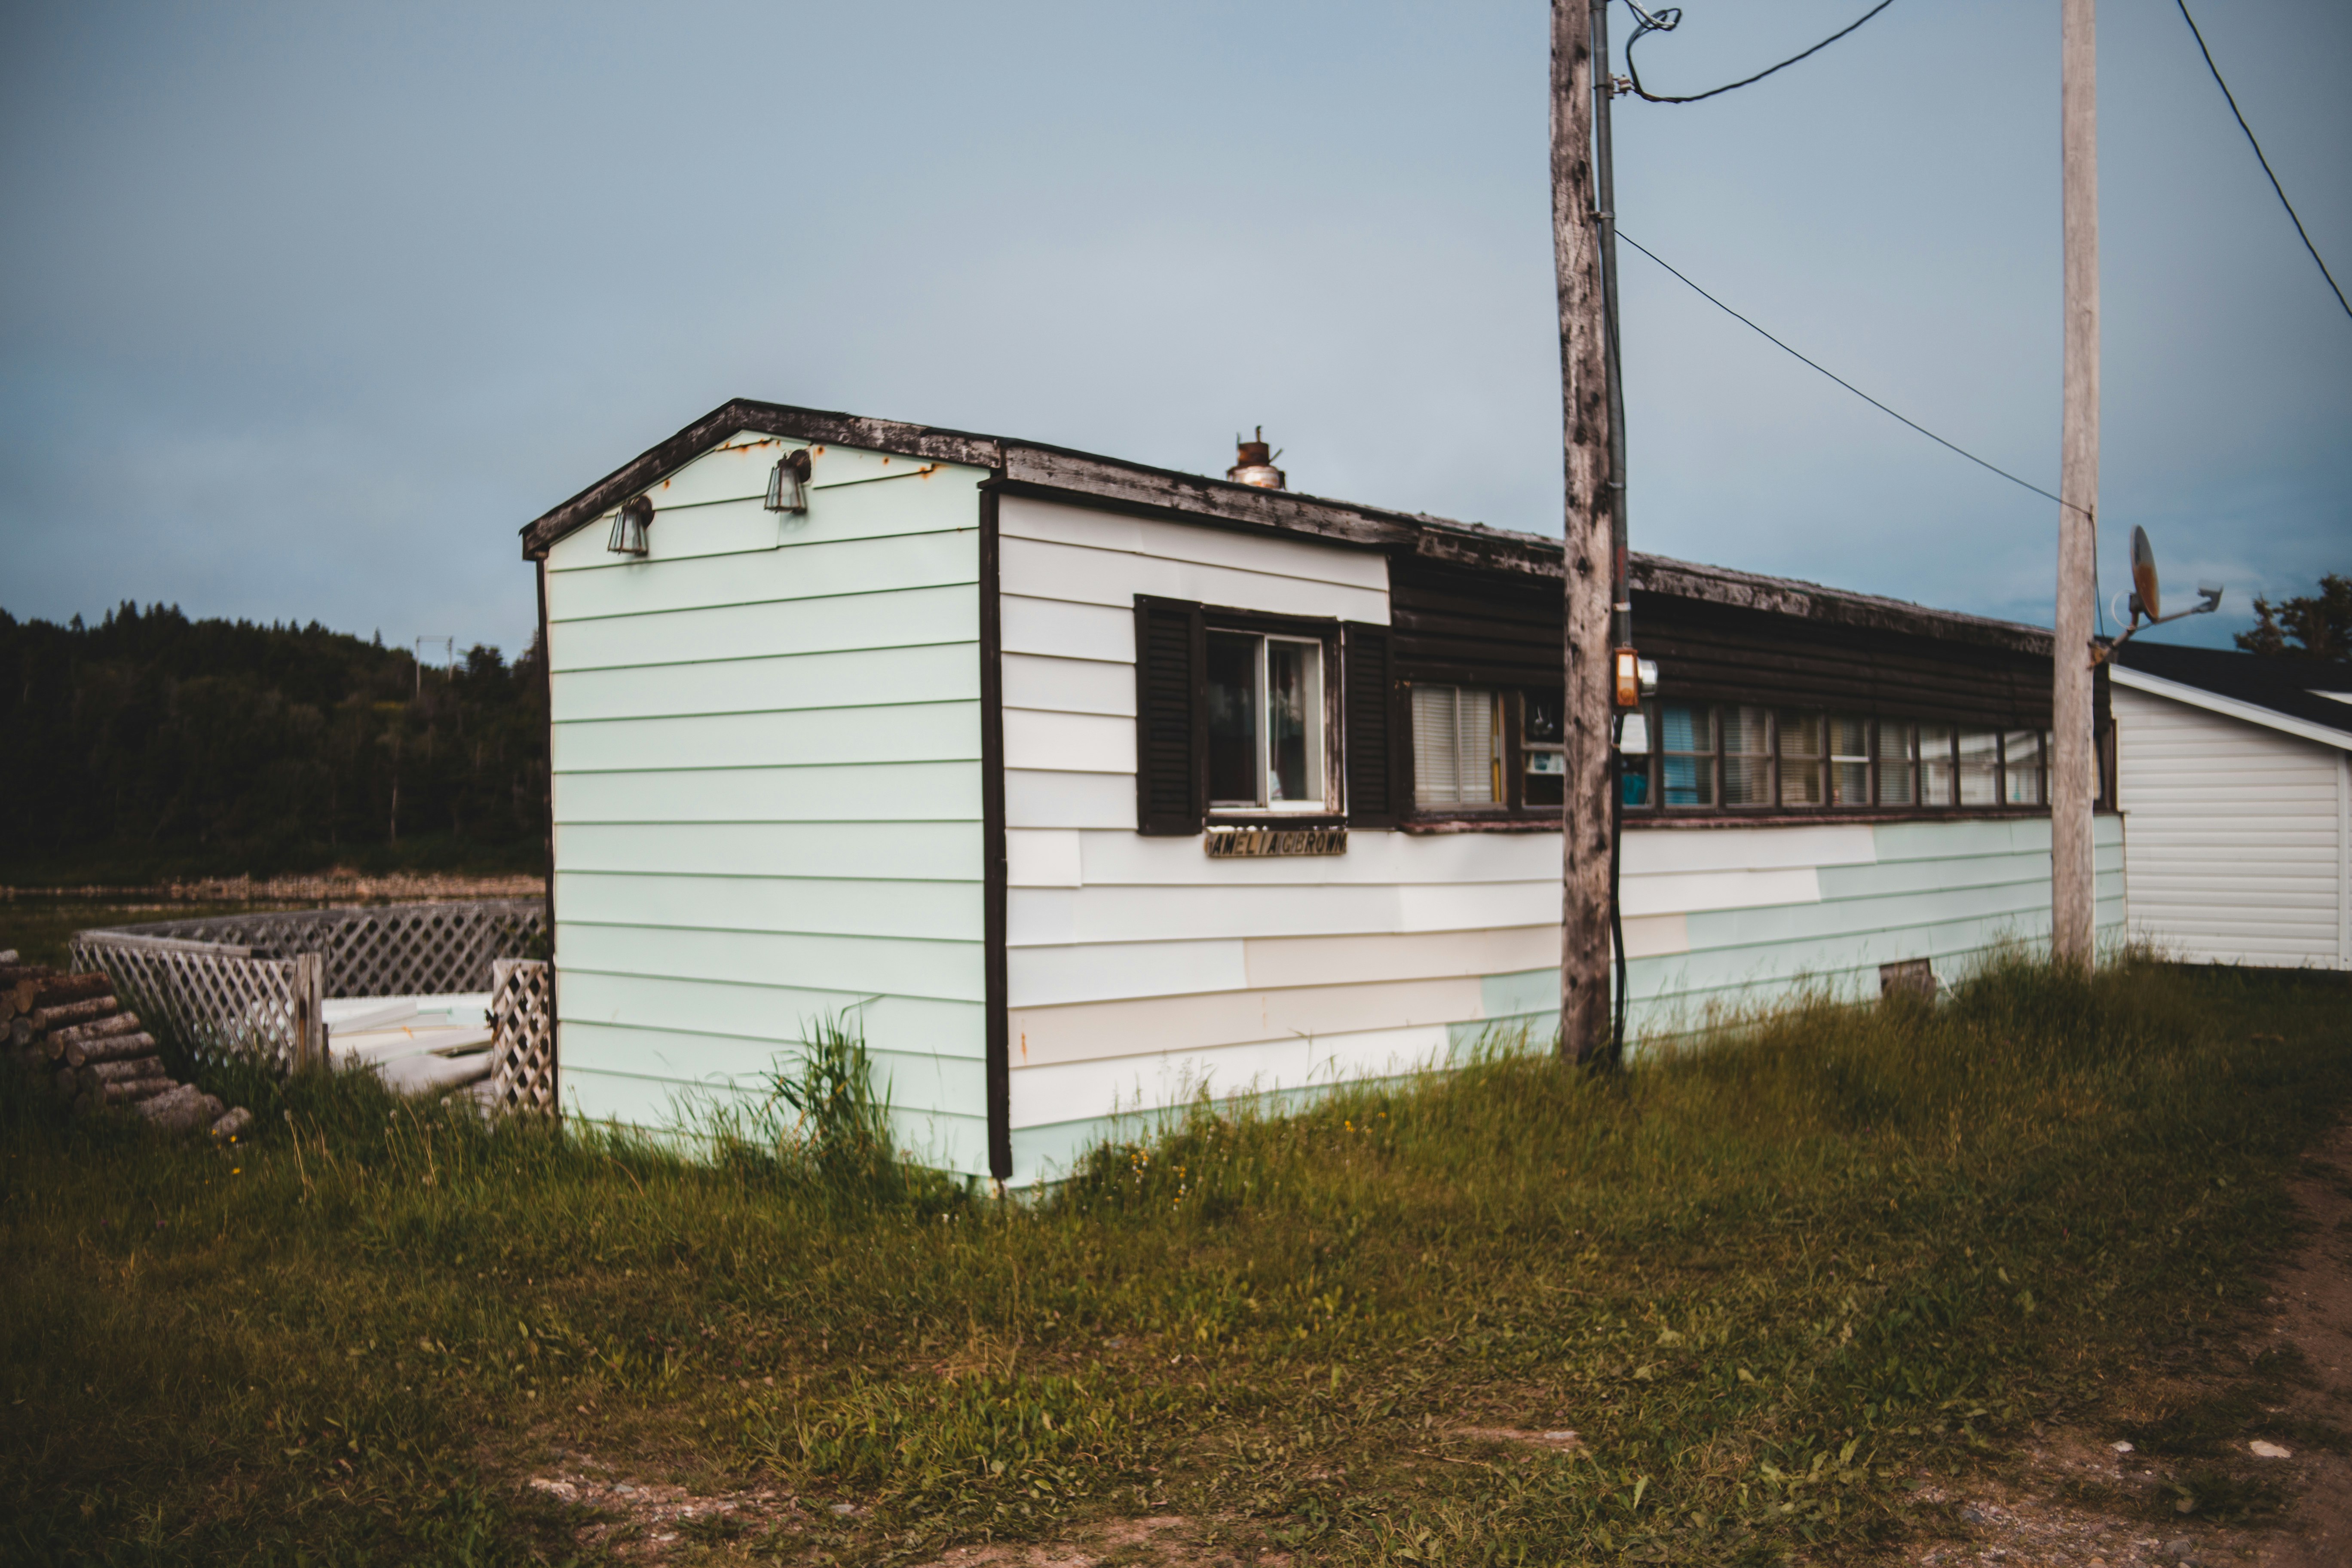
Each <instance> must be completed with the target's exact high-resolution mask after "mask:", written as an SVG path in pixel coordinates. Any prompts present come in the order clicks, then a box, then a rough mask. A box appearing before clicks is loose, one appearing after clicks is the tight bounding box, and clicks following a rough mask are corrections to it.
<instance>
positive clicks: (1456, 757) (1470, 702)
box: [1412, 684, 1502, 805]
mask: <svg viewBox="0 0 2352 1568" xmlns="http://www.w3.org/2000/svg"><path fill="white" fill-rule="evenodd" d="M1501 772H1502V759H1501V757H1500V755H1499V753H1498V752H1496V746H1495V694H1494V693H1493V692H1492V691H1486V690H1481V689H1477V688H1475V687H1464V686H1423V685H1418V684H1417V685H1415V686H1414V687H1413V689H1412V799H1413V804H1414V805H1494V804H1495V801H1496V784H1499V783H1500V782H1501V778H1500V774H1501Z"/></svg>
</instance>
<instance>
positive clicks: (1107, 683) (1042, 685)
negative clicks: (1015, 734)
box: [1004, 653, 1135, 719]
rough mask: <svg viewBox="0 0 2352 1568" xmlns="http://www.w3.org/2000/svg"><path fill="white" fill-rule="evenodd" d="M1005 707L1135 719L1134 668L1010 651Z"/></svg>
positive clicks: (1007, 665)
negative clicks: (1100, 714) (1102, 714)
mask: <svg viewBox="0 0 2352 1568" xmlns="http://www.w3.org/2000/svg"><path fill="white" fill-rule="evenodd" d="M1004 705H1005V706H1006V707H1007V708H1034V709H1040V710H1045V711H1048V712H1055V711H1058V712H1063V713H1108V714H1110V715H1112V716H1114V717H1116V718H1120V719H1132V718H1134V717H1135V666H1134V665H1133V664H1131V663H1130V664H1113V663H1108V662H1105V661H1103V660H1099V659H1087V658H1038V657H1037V656H1035V655H1034V654H1024V653H1009V654H1006V655H1005V656H1004Z"/></svg>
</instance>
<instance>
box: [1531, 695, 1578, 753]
mask: <svg viewBox="0 0 2352 1568" xmlns="http://www.w3.org/2000/svg"><path fill="white" fill-rule="evenodd" d="M1526 701H1527V714H1528V732H1527V735H1526V740H1527V741H1528V743H1529V744H1530V745H1537V746H1557V745H1559V743H1560V742H1562V741H1565V740H1566V739H1568V733H1567V731H1565V730H1564V729H1562V728H1561V725H1560V720H1561V705H1560V695H1559V692H1557V691H1530V692H1528V693H1527V694H1526Z"/></svg>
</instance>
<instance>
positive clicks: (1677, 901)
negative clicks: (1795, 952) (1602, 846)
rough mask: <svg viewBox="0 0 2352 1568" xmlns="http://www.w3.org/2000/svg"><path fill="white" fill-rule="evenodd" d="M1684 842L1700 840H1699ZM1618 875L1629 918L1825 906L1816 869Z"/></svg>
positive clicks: (1620, 890) (1797, 868)
mask: <svg viewBox="0 0 2352 1568" xmlns="http://www.w3.org/2000/svg"><path fill="white" fill-rule="evenodd" d="M1767 831H1769V830H1767ZM1800 831H1801V830H1800ZM1683 837H1690V838H1696V837H1700V835H1698V834H1696V833H1693V834H1685V835H1683ZM1706 837H1710V838H1712V837H1717V835H1715V834H1708V835H1706ZM1759 837H1760V835H1759ZM1727 847H1728V846H1727ZM1629 858H1630V857H1629ZM1618 876H1619V879H1620V886H1619V889H1618V897H1619V899H1620V900H1622V902H1623V904H1624V907H1625V912H1626V913H1627V914H1629V915H1657V914H1696V913H1697V912H1698V911H1699V910H1748V909H1761V908H1764V907H1766V906H1768V905H1773V904H1818V903H1820V902H1821V901H1822V876H1821V872H1820V870H1819V869H1818V868H1814V867H1811V866H1790V867H1784V868H1780V869H1778V870H1772V871H1756V870H1750V869H1748V868H1746V867H1744V866H1742V867H1733V868H1724V869H1719V870H1712V871H1671V872H1663V873H1661V872H1653V873H1651V874H1649V875H1646V876H1636V875H1634V874H1633V871H1632V870H1631V868H1628V869H1626V870H1623V871H1621V872H1620V873H1619V874H1618Z"/></svg>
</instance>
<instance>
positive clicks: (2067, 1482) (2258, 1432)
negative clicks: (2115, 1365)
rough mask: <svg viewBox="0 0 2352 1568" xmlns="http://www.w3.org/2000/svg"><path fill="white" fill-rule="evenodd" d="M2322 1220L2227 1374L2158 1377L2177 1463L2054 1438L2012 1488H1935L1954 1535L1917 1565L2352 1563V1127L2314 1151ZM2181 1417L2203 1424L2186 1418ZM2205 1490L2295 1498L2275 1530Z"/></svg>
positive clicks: (2309, 1164)
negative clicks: (2202, 1511) (2212, 1518)
mask: <svg viewBox="0 0 2352 1568" xmlns="http://www.w3.org/2000/svg"><path fill="white" fill-rule="evenodd" d="M2293 1191H2294V1197H2295V1200H2296V1202H2297V1203H2298V1204H2300V1205H2302V1207H2303V1209H2304V1211H2305V1214H2306V1215H2308V1216H2309V1218H2310V1220H2311V1230H2310V1233H2309V1235H2308V1236H2307V1237H2305V1241H2304V1243H2303V1245H2302V1246H2301V1247H2299V1248H2298V1249H2297V1250H2296V1252H2295V1253H2294V1256H2293V1257H2292V1258H2290V1259H2289V1260H2288V1261H2287V1262H2286V1264H2285V1265H2284V1267H2282V1268H2280V1270H2279V1271H2278V1274H2277V1276H2276V1279H2275V1280H2274V1282H2273V1287H2274V1288H2273V1290H2272V1292H2271V1294H2270V1296H2269V1299H2268V1300H2266V1301H2265V1302H2264V1303H2263V1308H2262V1310H2261V1312H2260V1314H2259V1316H2258V1317H2257V1318H2256V1320H2255V1321H2254V1323H2253V1324H2252V1331H2251V1332H2250V1333H2249V1334H2248V1336H2247V1339H2246V1341H2245V1342H2243V1343H2242V1344H2241V1345H2240V1346H2239V1347H2238V1349H2239V1351H2240V1352H2242V1353H2241V1355H2240V1356H2239V1358H2238V1363H2239V1366H2238V1368H2233V1369H2231V1371H2230V1372H2229V1373H2223V1374H2221V1375H2213V1376H2205V1377H2200V1378H2193V1379H2191V1378H2183V1379H2174V1380H2163V1381H2159V1382H2158V1384H2157V1385H2156V1386H2154V1387H2153V1388H2151V1389H2150V1390H2148V1391H2147V1394H2145V1396H2144V1398H2143V1402H2142V1407H2141V1408H2140V1409H2139V1410H2137V1411H2126V1412H2125V1413H2124V1415H2125V1416H2126V1421H2128V1418H2129V1417H2131V1416H2133V1415H2142V1416H2145V1417H2146V1418H2147V1421H2148V1422H2149V1423H2150V1425H2156V1424H2159V1423H2162V1424H2166V1425H2168V1426H2170V1427H2171V1429H2172V1430H2173V1431H2174V1432H2176V1433H2179V1432H2181V1431H2183V1430H2184V1429H2185V1430H2186V1431H2187V1432H2188V1434H2189V1438H2188V1440H2187V1441H2180V1442H2176V1443H2175V1444H2173V1445H2171V1451H2169V1452H2168V1453H2167V1454H2166V1455H2165V1456H2163V1457H2151V1456H2149V1455H2145V1454H2142V1453H2140V1452H2139V1451H2138V1449H2137V1447H2134V1446H2133V1445H2131V1444H2130V1443H2129V1442H2128V1440H2127V1439H2125V1438H2122V1437H2118V1436H2112V1435H2109V1434H2105V1433H2087V1432H2059V1431H2052V1432H2048V1433H2046V1434H2043V1435H2042V1436H2041V1437H2039V1438H2038V1439H2037V1442H2036V1444H2035V1446H2034V1447H2032V1448H2031V1449H2029V1450H2028V1451H2027V1453H2026V1455H2025V1460H2026V1463H2025V1467H2024V1470H2023V1473H2022V1474H2021V1476H2019V1477H2017V1478H2015V1479H2013V1480H2012V1481H2011V1483H2009V1484H2007V1485H1999V1484H1987V1485H1984V1486H1981V1487H1978V1486H1970V1487H1968V1488H1965V1489H1963V1488H1958V1487H1950V1488H1937V1487H1929V1488H1927V1489H1925V1490H1923V1491H1922V1492H1921V1493H1920V1494H1919V1496H1920V1500H1921V1501H1923V1502H1927V1503H1930V1504H1942V1505H1944V1506H1945V1508H1946V1510H1948V1512H1947V1514H1946V1517H1948V1519H1950V1520H1951V1521H1952V1524H1953V1531H1952V1534H1951V1535H1950V1536H1949V1537H1948V1538H1946V1539H1944V1540H1940V1541H1932V1542H1922V1543H1919V1544H1917V1545H1916V1546H1915V1547H1914V1548H1912V1549H1911V1550H1910V1551H1909V1552H1906V1557H1905V1560H1906V1562H1908V1563H1916V1564H1919V1565H1920V1568H1940V1565H1945V1564H1958V1563H2000V1564H2001V1565H2002V1568H2024V1565H2028V1564H2042V1563H2051V1564H2057V1563H2066V1564H2073V1565H2076V1568H2173V1565H2175V1564H2190V1565H2193V1568H2218V1565H2219V1564H2222V1563H2252V1564H2259V1565H2261V1568H2352V1453H2347V1452H2345V1451H2344V1445H2345V1444H2346V1442H2347V1439H2348V1438H2352V1123H2347V1124H2346V1125H2345V1126H2342V1127H2339V1128H2337V1129H2336V1131H2335V1132H2334V1133H2332V1134H2331V1135H2330V1136H2329V1137H2328V1138H2327V1139H2326V1140H2325V1141H2324V1142H2322V1143H2321V1144H2320V1145H2319V1146H2318V1147H2317V1148H2315V1149H2314V1150H2313V1151H2312V1152H2310V1153H2308V1154H2306V1155H2305V1157H2304V1168H2303V1171H2302V1173H2300V1174H2299V1175H2298V1176H2297V1177H2296V1179H2295V1180H2294V1184H2293ZM2183 1413H2188V1414H2189V1420H2188V1421H2185V1422H2184V1421H2183V1420H2182V1419H2181V1416H2182V1415H2183ZM2200 1492H2202V1493H2203V1494H2204V1495H2205V1497H2206V1498H2207V1499H2210V1498H2213V1497H2216V1496H2220V1497H2222V1498H2225V1499H2230V1500H2236V1501H2238V1502H2239V1503H2240V1504H2241V1505H2242V1506H2244V1505H2248V1504H2251V1505H2252V1507H2253V1508H2255V1509H2259V1508H2260V1507H2261V1505H2262V1502H2263V1500H2266V1499H2269V1498H2277V1499H2279V1500H2283V1501H2284V1504H2285V1506H2284V1512H2283V1515H2282V1516H2281V1517H2279V1518H2278V1519H2277V1520H2276V1521H2275V1522H2274V1523H2273V1524H2272V1525H2271V1526H2269V1527H2267V1528H2261V1529H2252V1528H2244V1527H2236V1528H2232V1527H2228V1526H2214V1525H2210V1524H2206V1523H2203V1522H2200V1521H2199V1520H2198V1519H2197V1518H2196V1512H2197V1511H2199V1510H2191V1511H2190V1512H2189V1514H2187V1515H2186V1516H2179V1517H2173V1516H2174V1514H2175V1510H2177V1509H2178V1508H2179V1503H2180V1501H2181V1500H2183V1499H2184V1498H2188V1497H2194V1496H2196V1495H2197V1494H2198V1493H2200Z"/></svg>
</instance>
